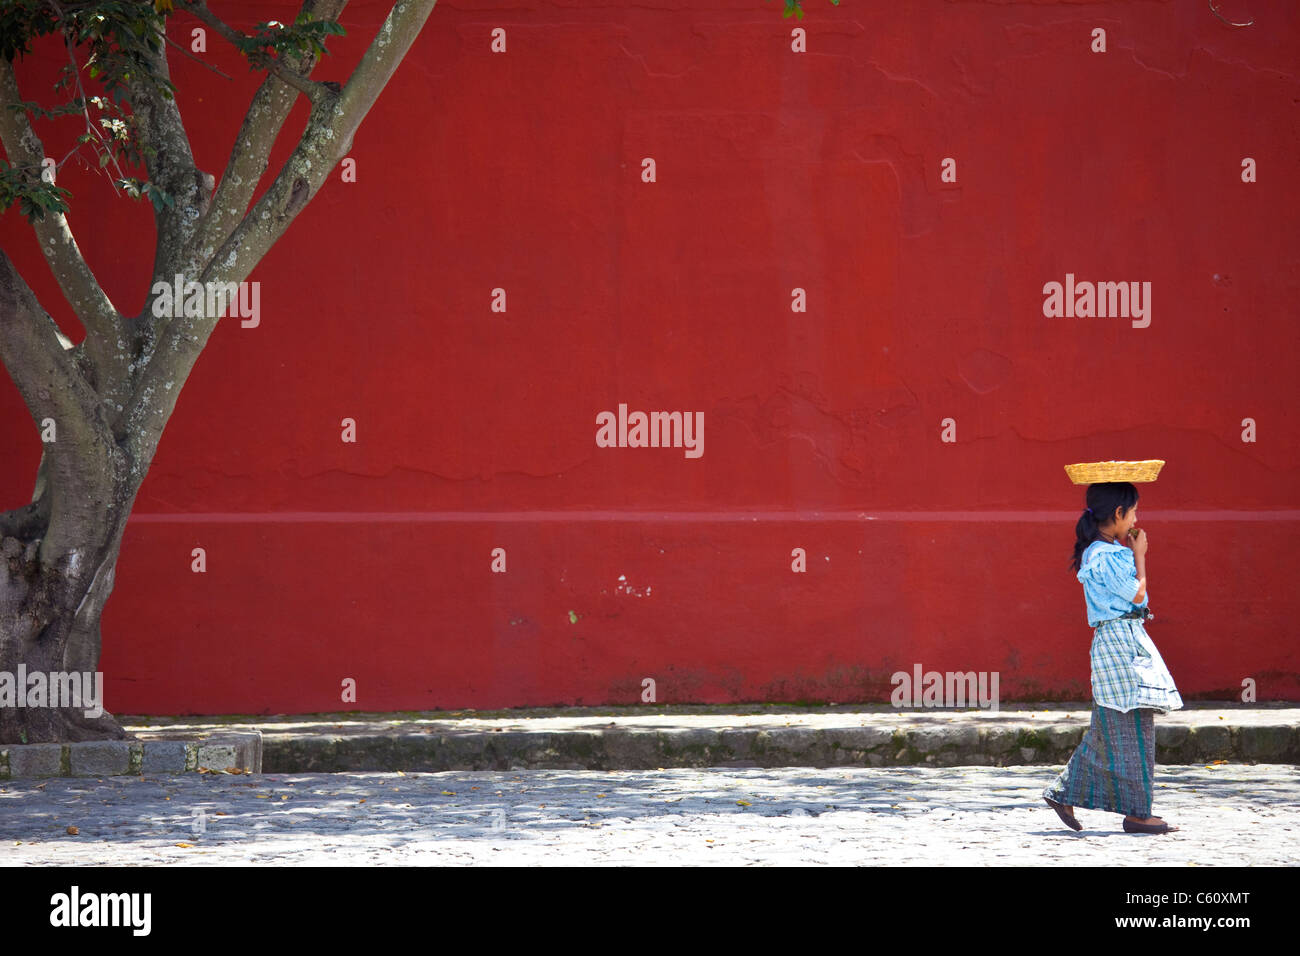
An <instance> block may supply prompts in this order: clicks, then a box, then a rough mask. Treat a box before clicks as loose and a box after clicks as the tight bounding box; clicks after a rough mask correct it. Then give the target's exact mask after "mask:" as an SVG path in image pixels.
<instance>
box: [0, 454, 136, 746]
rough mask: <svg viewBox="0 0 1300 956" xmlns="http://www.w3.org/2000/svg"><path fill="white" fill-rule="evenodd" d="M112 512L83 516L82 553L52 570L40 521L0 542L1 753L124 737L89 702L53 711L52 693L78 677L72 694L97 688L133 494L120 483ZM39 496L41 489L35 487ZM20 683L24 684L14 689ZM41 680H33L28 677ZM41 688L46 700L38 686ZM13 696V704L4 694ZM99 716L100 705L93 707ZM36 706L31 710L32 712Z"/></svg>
mask: <svg viewBox="0 0 1300 956" xmlns="http://www.w3.org/2000/svg"><path fill="white" fill-rule="evenodd" d="M114 491H115V494H114V504H113V505H112V506H111V507H110V508H108V509H106V510H105V511H104V512H99V513H95V514H93V515H88V516H87V518H86V519H85V521H84V523H83V525H82V528H81V531H82V533H83V534H84V537H83V538H82V540H83V541H84V542H86V545H87V547H86V548H84V549H77V550H75V551H72V552H70V553H68V554H66V555H65V556H63V557H62V558H61V559H60V560H59V561H57V562H56V564H55V565H54V566H49V565H46V564H43V563H42V561H41V542H42V535H43V533H44V530H45V527H44V524H43V522H41V521H40V520H39V511H40V504H41V501H42V498H41V497H38V498H37V500H36V501H35V502H33V505H34V506H36V507H35V508H34V509H33V512H34V513H36V514H37V515H38V518H37V519H36V520H34V521H31V522H28V523H27V524H26V525H25V526H20V527H12V526H11V527H12V530H13V531H14V532H16V533H14V534H5V536H4V537H0V682H4V681H8V688H6V687H5V686H4V685H3V684H0V745H3V744H22V743H29V744H35V743H54V742H68V741H78V740H111V739H125V738H128V737H130V736H131V735H130V734H128V733H127V732H126V731H125V730H124V729H123V728H122V726H121V725H120V724H119V723H118V722H117V720H116V719H115V718H114V717H113V716H112V714H110V713H108V712H107V711H104V712H103V713H102V714H100V715H97V716H87V714H86V712H87V711H92V713H93V711H94V710H96V709H98V708H96V707H93V706H92V700H87V699H84V698H83V699H82V700H81V701H80V702H79V703H78V704H77V705H76V706H54V705H55V704H59V703H64V704H66V703H68V702H67V701H66V700H65V701H60V700H58V699H56V697H55V689H56V687H59V688H63V687H66V686H68V685H67V684H66V683H65V681H66V680H67V677H65V676H64V675H68V676H71V675H72V674H77V675H82V676H81V678H80V680H79V684H78V687H79V689H82V690H84V691H85V692H86V693H87V694H90V693H92V692H93V691H95V690H96V688H102V679H101V682H96V681H95V679H94V675H95V673H96V672H97V671H98V669H99V652H100V632H99V620H100V614H101V613H102V612H103V609H104V603H105V602H106V601H107V600H108V596H109V594H110V593H112V590H113V578H114V571H115V569H116V566H117V557H118V550H119V548H120V547H121V543H122V532H123V531H124V530H125V528H126V521H127V518H128V516H129V515H130V512H131V503H132V501H133V500H134V498H135V492H134V490H133V489H130V488H129V486H128V485H127V483H126V482H125V481H124V480H122V479H121V478H119V480H118V481H115V482H114ZM37 493H38V496H39V495H40V493H41V488H40V487H39V485H38V492H37ZM20 668H21V675H22V676H23V677H24V678H25V679H24V680H23V681H21V682H20V681H19V677H20ZM37 674H39V675H42V677H41V678H35V677H34V675H37ZM40 683H44V688H45V689H44V693H43V694H38V685H39V684H40ZM9 692H11V693H12V697H10V696H8V695H7V694H8V693H9ZM42 698H43V699H42ZM93 703H94V704H97V705H98V706H99V707H101V708H102V706H103V704H104V701H103V700H102V699H98V700H93ZM33 704H34V705H35V706H32V705H33Z"/></svg>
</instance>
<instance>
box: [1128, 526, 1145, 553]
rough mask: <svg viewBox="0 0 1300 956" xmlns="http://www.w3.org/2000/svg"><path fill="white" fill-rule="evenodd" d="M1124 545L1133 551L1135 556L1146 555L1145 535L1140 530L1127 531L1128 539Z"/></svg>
mask: <svg viewBox="0 0 1300 956" xmlns="http://www.w3.org/2000/svg"><path fill="white" fill-rule="evenodd" d="M1124 543H1125V544H1126V545H1128V546H1129V547H1130V548H1132V549H1133V553H1134V554H1135V555H1139V554H1146V553H1147V533H1146V532H1145V531H1143V530H1142V529H1141V528H1131V529H1129V533H1128V539H1127V540H1126V541H1125V542H1124Z"/></svg>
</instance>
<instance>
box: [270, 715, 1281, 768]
mask: <svg viewBox="0 0 1300 956" xmlns="http://www.w3.org/2000/svg"><path fill="white" fill-rule="evenodd" d="M1086 730H1087V725H1086V723H1085V724H1083V725H1082V726H1080V725H1077V724H1064V723H1052V724H1044V725H1042V726H1036V727H1014V726H973V725H970V724H967V725H965V726H949V727H921V728H915V727H914V728H888V727H873V726H860V727H837V728H815V727H788V728H781V729H759V728H749V727H737V728H725V729H716V728H689V729H668V730H649V729H646V730H641V729H624V728H617V727H615V728H604V729H573V730H567V731H563V732H558V733H557V732H549V733H548V732H534V731H509V730H501V731H491V730H490V731H468V732H464V733H455V734H437V733H399V734H390V735H383V736H379V735H373V734H361V735H346V736H345V735H329V734H299V735H278V736H275V737H268V739H267V741H266V745H265V746H266V752H265V768H266V771H267V772H268V773H307V772H328V773H339V772H358V771H362V772H363V771H380V772H383V771H387V772H392V771H396V770H403V771H412V772H421V771H423V772H431V771H444V770H519V769H564V770H649V769H656V768H667V767H837V766H871V767H898V766H917V765H929V766H936V767H954V766H994V767H1006V766H1016V765H1037V764H1049V765H1057V764H1060V765H1063V764H1064V763H1065V762H1066V761H1067V760H1068V759H1069V757H1070V754H1071V753H1072V752H1073V750H1074V748H1075V747H1076V746H1078V744H1079V741H1080V740H1081V739H1082V738H1083V735H1084V733H1085V732H1086ZM1156 760H1157V762H1159V763H1164V764H1197V763H1208V762H1210V761H1213V760H1224V761H1230V762H1239V763H1256V762H1261V763H1284V764H1285V763H1290V764H1300V726H1297V725H1295V724H1290V725H1285V724H1277V725H1262V726H1245V727H1233V726H1228V725H1201V726H1193V727H1185V726H1160V725H1159V724H1158V723H1157V727H1156Z"/></svg>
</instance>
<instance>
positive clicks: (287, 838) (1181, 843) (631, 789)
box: [0, 764, 1300, 867]
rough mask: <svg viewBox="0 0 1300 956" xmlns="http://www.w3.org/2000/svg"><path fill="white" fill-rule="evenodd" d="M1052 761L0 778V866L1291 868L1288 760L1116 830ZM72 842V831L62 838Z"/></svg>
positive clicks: (1182, 795)
mask: <svg viewBox="0 0 1300 956" xmlns="http://www.w3.org/2000/svg"><path fill="white" fill-rule="evenodd" d="M1056 770H1059V768H1048V767H1005V768H993V767H954V768H938V767H897V768H873V767H839V768H833V769H825V770H818V769H811V768H786V769H704V770H701V769H684V768H683V769H667V770H662V771H659V770H652V771H618V772H602V771H566V770H537V771H526V772H509V771H506V772H496V771H469V772H449V773H430V774H424V773H418V774H400V773H348V774H317V773H310V774H263V775H256V774H255V775H227V774H188V775H176V776H149V775H146V776H144V777H106V778H104V779H103V780H102V781H97V780H94V779H68V778H55V779H49V780H45V781H40V782H38V781H35V780H15V781H7V782H4V783H0V865H31V864H82V865H86V864H90V865H93V864H118V865H121V864H157V863H196V864H205V865H220V864H249V863H257V864H260V863H275V864H326V865H340V864H342V865H374V864H380V865H383V864H387V865H403V864H451V865H460V864H475V863H477V864H511V865H555V864H627V865H633V866H635V865H664V864H669V865H716V864H738V865H752V864H765V865H766V864H811V865H839V864H895V865H911V864H957V865H1004V864H1028V865H1056V864H1085V865H1105V866H1125V867H1129V866H1133V867H1139V866H1148V865H1153V864H1156V865H1170V864H1173V865H1197V866H1216V865H1224V864H1233V865H1241V864H1259V865H1272V866H1278V865H1294V864H1295V862H1296V861H1297V860H1298V859H1300V809H1298V807H1300V769H1298V768H1296V767H1295V766H1289V765H1276V764H1274V765H1269V764H1257V765H1253V766H1250V765H1242V764H1217V765H1210V766H1166V765H1158V766H1157V777H1156V792H1155V805H1154V812H1155V813H1156V814H1157V815H1160V816H1164V817H1165V818H1166V819H1168V820H1169V821H1171V822H1173V823H1176V824H1178V825H1180V826H1181V827H1182V828H1183V829H1182V830H1180V831H1178V832H1176V833H1171V834H1162V835H1159V836H1151V835H1132V834H1126V833H1124V832H1123V831H1122V830H1120V828H1119V823H1120V819H1121V818H1120V816H1119V815H1118V814H1111V813H1103V812H1100V811H1091V810H1080V811H1078V815H1079V818H1080V821H1081V822H1082V823H1083V825H1084V830H1083V831H1082V832H1080V833H1075V832H1073V831H1070V830H1067V829H1065V828H1064V827H1063V826H1061V824H1060V822H1059V821H1058V820H1057V818H1056V815H1055V814H1054V813H1053V812H1052V811H1051V810H1050V809H1049V808H1048V807H1047V806H1046V804H1044V803H1043V802H1042V799H1041V797H1040V793H1041V791H1042V789H1043V788H1044V787H1045V786H1047V784H1048V783H1050V782H1051V780H1052V778H1053V777H1054V775H1055V772H1056ZM70 827H72V828H75V830H76V832H75V833H72V832H69V829H68V828H70Z"/></svg>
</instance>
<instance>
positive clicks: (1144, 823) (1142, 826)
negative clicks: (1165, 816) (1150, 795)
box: [1124, 816, 1178, 833]
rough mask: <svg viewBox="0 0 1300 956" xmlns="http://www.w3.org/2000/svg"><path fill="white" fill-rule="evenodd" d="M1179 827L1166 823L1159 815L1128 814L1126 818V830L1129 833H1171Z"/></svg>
mask: <svg viewBox="0 0 1300 956" xmlns="http://www.w3.org/2000/svg"><path fill="white" fill-rule="evenodd" d="M1177 829H1178V827H1176V826H1174V825H1173V824H1172V823H1166V822H1165V821H1164V820H1162V819H1160V818H1159V817H1134V816H1127V817H1125V818H1124V830H1125V832H1127V833H1170V832H1172V831H1174V830H1177Z"/></svg>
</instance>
